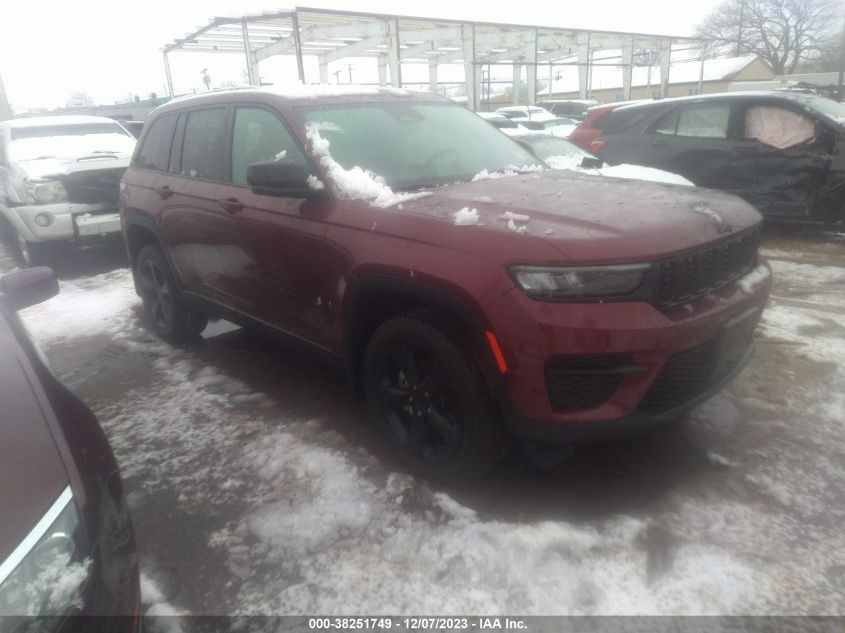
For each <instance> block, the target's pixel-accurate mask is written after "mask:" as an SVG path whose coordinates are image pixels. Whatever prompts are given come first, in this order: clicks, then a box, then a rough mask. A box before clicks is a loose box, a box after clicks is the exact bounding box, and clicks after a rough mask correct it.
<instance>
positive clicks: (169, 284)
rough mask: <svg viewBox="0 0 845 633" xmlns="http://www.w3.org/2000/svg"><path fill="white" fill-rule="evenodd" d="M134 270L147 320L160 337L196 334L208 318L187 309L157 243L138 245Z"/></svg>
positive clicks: (183, 337)
mask: <svg viewBox="0 0 845 633" xmlns="http://www.w3.org/2000/svg"><path fill="white" fill-rule="evenodd" d="M135 274H136V276H137V279H138V286H139V288H140V291H141V299H142V301H143V303H144V312H145V313H146V316H147V322H148V323H149V325H150V327H151V328H152V330H153V332H155V333H156V334H157V335H158V336H160V337H161V338H163V339H165V340H167V341H172V342H178V341H184V340H187V339H191V338H194V337H196V336H197V335H198V334H199V333H200V332H202V331H203V330H204V329H205V326H206V325H208V318H207V317H206V316H205V315H203V314H199V313H197V312H195V311H193V310H191V309H190V308H189V307H188V305H187V304H186V303H185V300H184V299H183V298H182V292H181V289H180V288H179V285H178V284H177V283H176V278H175V277H174V276H173V272H172V271H171V270H170V264H169V263H168V261H167V258H166V257H165V255H164V251H162V249H161V247H160V246H159V245H158V244H148V245H147V246H145V247H144V248H142V249H141V252H140V253H139V254H138V259H137V260H136V262H135Z"/></svg>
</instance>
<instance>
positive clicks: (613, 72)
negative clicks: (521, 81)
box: [544, 51, 758, 94]
mask: <svg viewBox="0 0 845 633" xmlns="http://www.w3.org/2000/svg"><path fill="white" fill-rule="evenodd" d="M608 53H610V51H608ZM611 58H612V56H610V57H608V61H604V62H602V63H611V62H610V59H611ZM616 58H619V55H617V57H616ZM756 59H758V57H757V56H756V55H744V56H742V57H726V58H722V59H707V60H705V61H704V81H725V80H727V79H730V78H731V77H733V76H734V75H736V74H737V73H738V72H740V71H741V70H742V69H743V68H745V67H746V66H748V65H749V64H751V63H752V62H753V61H755V60H756ZM596 61H598V60H596ZM700 72H701V65H700V64H699V62H698V61H697V60H694V61H688V62H676V63H674V64H672V65H671V66H670V67H669V83H670V84H684V83H697V82H698V79H699V74H700ZM560 74H561V76H560V78H559V79H555V80H554V82H552V93H553V94H560V93H568V92H578V67H577V66H563V67H560ZM591 74H592V90H607V89H614V88H620V89H621V88H622V67H621V66H600V65H595V66H593V67H592V69H591ZM649 84H650V85H652V86H659V85H660V66H659V65H658V66H652V67H651V76H650V77H649V67H648V66H636V67H635V68H634V69H633V72H632V73H631V85H632V86H647V85H649ZM547 91H548V89H546V90H544V93H545V92H547Z"/></svg>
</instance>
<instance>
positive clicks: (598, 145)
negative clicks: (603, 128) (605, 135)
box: [590, 141, 607, 154]
mask: <svg viewBox="0 0 845 633" xmlns="http://www.w3.org/2000/svg"><path fill="white" fill-rule="evenodd" d="M605 145H607V141H593V142H592V143H590V151H591V152H592V153H593V154H595V153H596V152H598V151H601V150H602V149H603V148H604V146H605Z"/></svg>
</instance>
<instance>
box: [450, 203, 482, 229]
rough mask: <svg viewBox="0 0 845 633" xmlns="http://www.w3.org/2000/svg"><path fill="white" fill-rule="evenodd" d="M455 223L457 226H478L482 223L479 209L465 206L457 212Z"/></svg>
mask: <svg viewBox="0 0 845 633" xmlns="http://www.w3.org/2000/svg"><path fill="white" fill-rule="evenodd" d="M455 224H456V225H457V226H476V225H479V224H481V222H480V220H479V218H478V210H477V209H470V208H469V207H464V208H463V209H461V210H460V211H458V212H457V213H456V214H455Z"/></svg>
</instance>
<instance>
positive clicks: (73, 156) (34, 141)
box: [9, 134, 135, 178]
mask: <svg viewBox="0 0 845 633" xmlns="http://www.w3.org/2000/svg"><path fill="white" fill-rule="evenodd" d="M134 150H135V139H134V138H132V137H129V136H126V135H123V134H83V135H76V136H48V137H36V138H23V139H17V140H14V141H12V142H11V144H10V149H9V153H10V155H11V158H12V160H13V161H14V164H15V166H16V167H17V169H18V170H19V171H20V172H22V174H23V175H25V176H28V177H30V178H47V177H50V176H53V175H65V174H69V173H75V172H80V171H89V170H95V169H111V168H125V167H128V166H129V161H130V160H131V159H132V152H133V151H134Z"/></svg>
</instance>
